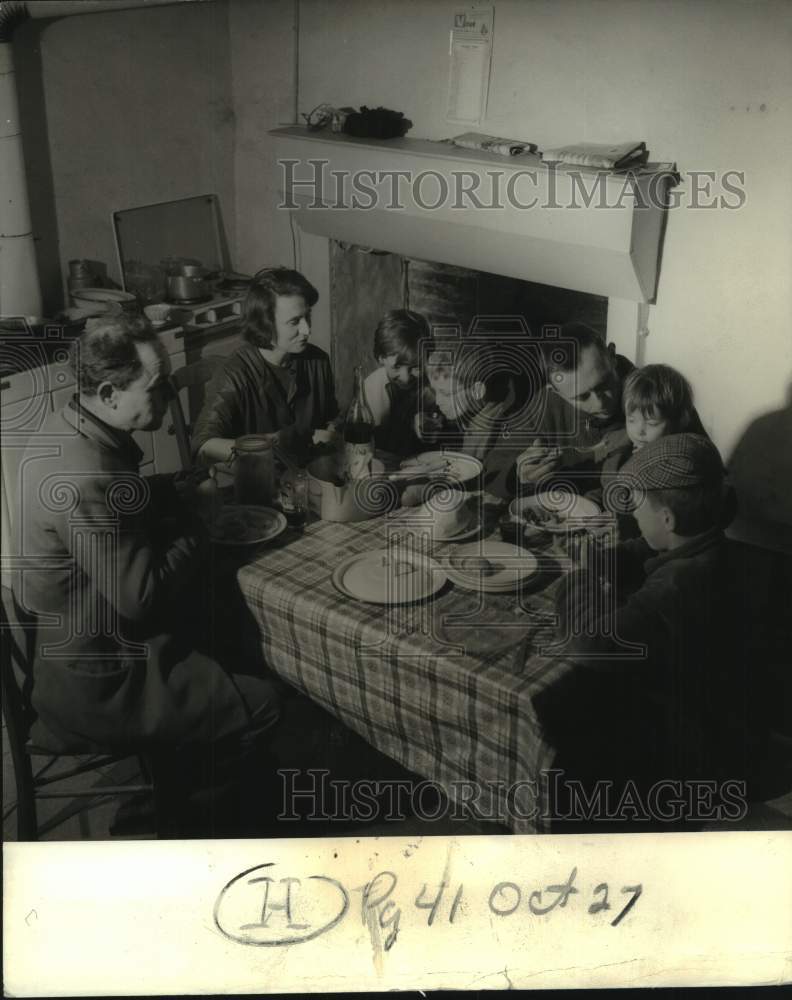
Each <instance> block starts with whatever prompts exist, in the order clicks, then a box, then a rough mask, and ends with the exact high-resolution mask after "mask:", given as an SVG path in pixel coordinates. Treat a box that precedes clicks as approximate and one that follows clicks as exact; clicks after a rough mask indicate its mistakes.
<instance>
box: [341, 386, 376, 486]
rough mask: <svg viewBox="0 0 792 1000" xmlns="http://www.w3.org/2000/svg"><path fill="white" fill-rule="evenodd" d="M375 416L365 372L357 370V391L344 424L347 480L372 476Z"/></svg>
mask: <svg viewBox="0 0 792 1000" xmlns="http://www.w3.org/2000/svg"><path fill="white" fill-rule="evenodd" d="M373 458H374V415H373V414H372V412H371V407H370V406H369V404H368V400H367V399H366V393H365V390H364V388H363V370H362V369H361V368H355V391H354V394H353V397H352V405H351V406H350V407H349V410H348V412H347V415H346V421H345V422H344V468H345V472H346V477H347V479H363V478H364V477H365V476H369V475H371V462H372V459H373Z"/></svg>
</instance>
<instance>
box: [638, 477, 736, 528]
mask: <svg viewBox="0 0 792 1000" xmlns="http://www.w3.org/2000/svg"><path fill="white" fill-rule="evenodd" d="M647 495H648V497H649V502H650V503H651V504H652V505H653V506H655V507H668V509H669V510H670V511H671V513H672V514H673V515H674V533H675V534H677V535H681V536H683V537H684V538H689V537H691V536H693V535H700V534H702V533H703V532H705V531H709V530H710V528H715V527H722V526H723V511H724V503H725V500H726V492H725V488H724V483H723V478H722V477H720V478H718V479H716V480H713V481H712V482H709V483H706V484H705V485H703V486H686V487H681V488H672V489H667V490H650V491H649V492H648V493H647Z"/></svg>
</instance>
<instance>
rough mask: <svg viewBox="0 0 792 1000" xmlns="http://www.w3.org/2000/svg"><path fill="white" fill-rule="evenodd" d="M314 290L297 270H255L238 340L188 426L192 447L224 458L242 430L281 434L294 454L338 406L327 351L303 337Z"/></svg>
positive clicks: (201, 454)
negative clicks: (196, 416) (195, 420)
mask: <svg viewBox="0 0 792 1000" xmlns="http://www.w3.org/2000/svg"><path fill="white" fill-rule="evenodd" d="M318 298H319V293H318V292H317V291H316V289H315V288H314V287H313V285H312V284H311V283H310V282H309V281H308V280H307V279H306V278H304V277H303V276H302V275H301V274H300V273H299V272H298V271H292V270H290V269H289V268H286V267H273V268H267V269H266V270H263V271H259V272H258V274H257V275H256V276H255V278H254V279H253V282H252V284H251V286H250V289H249V291H248V294H247V298H246V299H245V305H244V310H243V324H242V335H243V338H244V343H243V344H242V345H241V346H240V347H238V348H237V350H236V351H235V352H234V353H233V354H232V355H231V356H230V357H229V358H228V359H227V361H226V362H225V364H224V365H223V366H222V367H221V368H220V369H219V370H218V372H217V373H216V374H215V375H214V377H213V378H212V380H211V381H210V382H209V384H208V386H207V389H206V401H205V403H204V407H203V409H202V410H201V414H200V416H199V417H198V420H197V422H196V424H195V429H194V431H193V438H192V446H193V454H195V455H196V456H197V457H198V458H200V459H201V460H202V461H204V462H227V461H230V459H231V457H232V451H233V447H234V441H235V440H236V439H237V438H238V437H241V436H242V435H244V434H273V433H276V432H278V433H279V434H280V444H281V447H282V448H284V449H285V450H287V451H289V452H291V453H292V454H294V455H295V456H296V457H299V456H301V455H302V453H304V452H305V450H306V449H307V447H308V445H310V443H311V439H312V436H313V431H314V430H316V429H317V428H323V427H325V426H326V425H327V424H328V423H329V422H330V421H331V420H332V419H333V418H334V417H335V416H336V415H337V413H338V404H337V403H336V398H335V389H334V384H333V372H332V369H331V367H330V358H329V357H328V356H327V354H325V352H324V351H323V350H321V349H320V348H318V347H315V346H314V345H313V344H310V343H309V342H308V338H309V337H310V335H311V308H312V306H314V305H315V303H316V301H317V299H318Z"/></svg>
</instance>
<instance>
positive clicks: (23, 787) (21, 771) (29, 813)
mask: <svg viewBox="0 0 792 1000" xmlns="http://www.w3.org/2000/svg"><path fill="white" fill-rule="evenodd" d="M14 779H15V783H16V793H17V806H16V808H17V840H38V839H39V830H38V816H37V815H36V797H35V794H34V791H33V772H32V770H31V767H30V761H29V760H28V759H27V758H23V759H22V760H21V761H15V762H14Z"/></svg>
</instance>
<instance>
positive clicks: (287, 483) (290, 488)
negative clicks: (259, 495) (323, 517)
mask: <svg viewBox="0 0 792 1000" xmlns="http://www.w3.org/2000/svg"><path fill="white" fill-rule="evenodd" d="M280 500H281V509H282V510H283V513H284V514H285V516H286V520H287V521H288V523H289V525H290V526H291V527H292V528H298V529H299V528H303V527H304V526H305V522H306V520H307V518H308V474H307V473H306V472H305V471H304V470H303V469H287V470H286V472H285V473H284V474H283V476H282V478H281V486H280Z"/></svg>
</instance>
